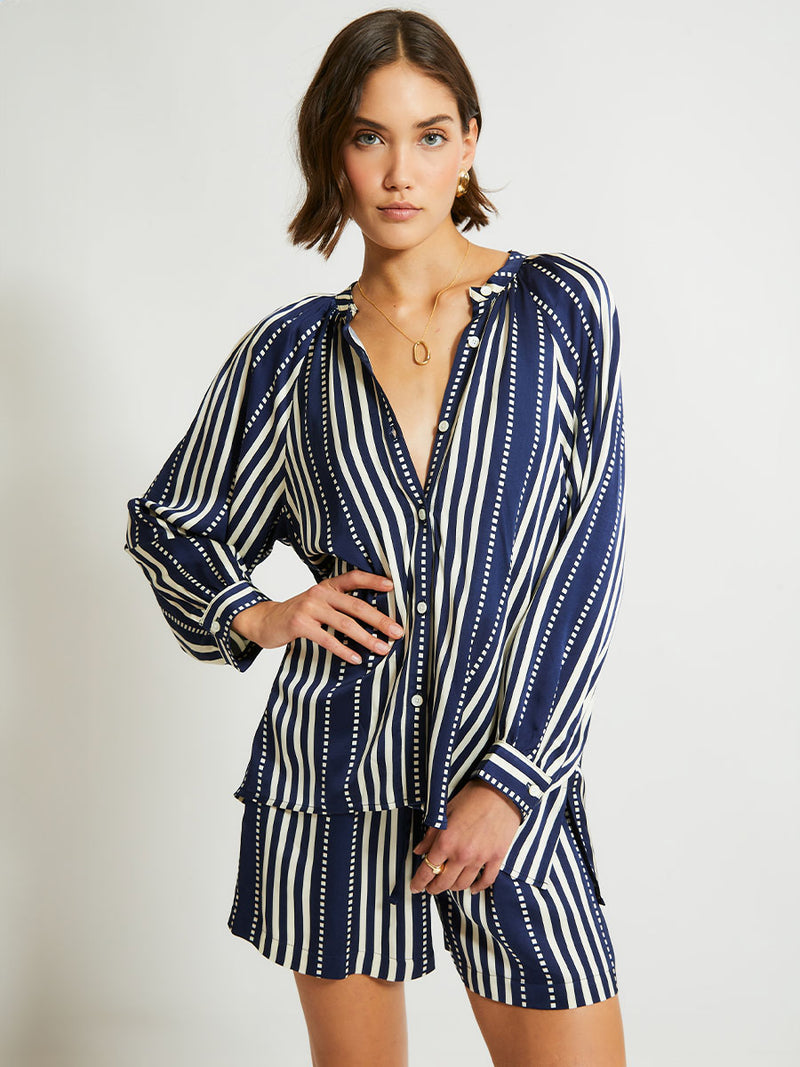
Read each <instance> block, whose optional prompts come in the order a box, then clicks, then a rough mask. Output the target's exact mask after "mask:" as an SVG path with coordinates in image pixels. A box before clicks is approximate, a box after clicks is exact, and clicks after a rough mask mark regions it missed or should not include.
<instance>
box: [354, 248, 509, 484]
mask: <svg viewBox="0 0 800 1067" xmlns="http://www.w3.org/2000/svg"><path fill="white" fill-rule="evenodd" d="M523 259H524V256H523V254H522V253H521V252H517V251H515V250H514V249H510V250H509V252H508V257H507V259H506V261H505V262H504V263H503V265H502V266H500V267H498V268H497V270H496V271H495V272H494V273H493V274H491V275H490V276H489V277H488V278H487V279H486V281H484V282H482V283H481V284H480V285H471V286H468V288H467V292H468V293H469V296H470V300H471V301H472V316H471V318H470V320H469V322H468V323H467V325H466V326H465V327H464V329H463V330H462V331H461V335H460V336H459V339H458V344H457V345H456V354H455V358H454V359H453V363H452V365H451V367H450V373H449V375H448V377H447V384H446V385H445V388H444V393H443V394H442V402H441V404H440V406H439V417H438V419H437V420H436V426H437V436H436V438H435V440H434V442H433V449H432V450H431V454H430V459H429V460H428V467H427V470H426V472H425V481H424V484H423V483H422V482H421V481H420V476H419V472H418V471H417V468H416V467H415V466H414V461H413V459H412V457H411V450H410V449H409V447H408V442H407V441H406V437H405V434H404V433H403V428H402V426H401V425H400V420H399V419H398V418H397V415H396V414H395V411H394V408H393V407H392V404H391V401H390V400H389V397H388V396H387V395H386V392H385V390H384V388H383V386H382V385H381V383H380V380H379V379H378V376H377V374H376V373H375V370H374V368H373V366H372V361H371V359H370V358H369V353H368V352H367V350H366V347H365V346H364V344H363V343H362V342H361V339H360V338H359V337H358V335H357V334H356V332H355V330H354V329H353V327H352V326H351V325H350V322H351V319H352V318H353V316H354V315H355V312H356V310H357V308H356V305H355V303H354V302H353V290H354V289H355V287H356V281H353V282H352V283H351V284H350V285H349V286H347V288H346V289H343V290H342V292H341V293H340V294H339V295H338V297H337V301H338V302H339V304H340V306H341V307H342V309H343V310H344V312H345V315H346V321H345V327H346V329H347V332H348V333H349V335H350V337H351V338H352V340H353V343H354V344H355V345H356V346H357V348H358V349H359V350H360V351H361V353H362V354H363V356H364V358H365V360H366V364H367V366H368V367H369V370H370V373H371V375H372V380H373V381H374V382H375V385H376V386H377V389H378V393H379V395H380V397H381V398H382V400H383V403H384V404H385V405H386V409H387V412H388V414H389V416H390V418H391V422H392V426H393V427H394V429H395V430H396V435H393V436H394V437H395V445H396V447H397V448H398V449H399V450H400V451H401V453H402V457H401V458H402V460H403V467H404V468H405V470H406V476H407V478H408V479H409V481H410V482H411V485H412V487H413V488H414V489H415V491H416V494H417V496H418V497H419V498H420V499H421V500H426V499H427V497H428V493H429V492H430V488H431V478H432V476H433V475H434V473H435V470H434V468H436V467H437V463H438V459H439V452H440V448H441V444H442V440H443V434H442V433H439V432H438V427H439V426H440V425H441V423H442V421H443V419H444V416H445V412H446V411H447V410H448V409H449V406H450V402H451V400H452V392H453V385H454V379H455V378H456V373H457V371H460V370H461V368H462V366H463V364H464V360H465V358H467V357H470V356H471V357H473V358H474V357H475V356H476V355H477V353H478V349H479V346H478V345H476V346H475V347H474V348H471V347H466V339H467V336H468V335H469V334H470V331H471V330H472V328H473V326H474V325H475V321H476V319H477V318H478V316H479V315H480V314H481V311H482V308H483V301H484V300H485V299H488V298H489V297H490V296H495V295H496V294H497V293H498V292H501V291H502V289H503V288H505V287H506V286H507V285H508V281H506V285H502V284H501V282H500V281H499V280H498V279H500V278H501V277H505V278H508V279H509V280H510V279H511V278H512V277H513V276H514V275H515V274H516V273H517V270H518V269H519V266H520V264H521V263H522V260H523ZM487 289H490V292H486V290H487ZM447 429H448V430H452V422H450V424H449V425H448V427H447Z"/></svg>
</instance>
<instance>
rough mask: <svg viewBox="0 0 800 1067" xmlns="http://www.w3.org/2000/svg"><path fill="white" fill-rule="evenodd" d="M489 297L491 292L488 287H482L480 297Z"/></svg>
mask: <svg viewBox="0 0 800 1067" xmlns="http://www.w3.org/2000/svg"><path fill="white" fill-rule="evenodd" d="M491 295H492V290H491V288H490V286H488V285H482V286H481V296H491Z"/></svg>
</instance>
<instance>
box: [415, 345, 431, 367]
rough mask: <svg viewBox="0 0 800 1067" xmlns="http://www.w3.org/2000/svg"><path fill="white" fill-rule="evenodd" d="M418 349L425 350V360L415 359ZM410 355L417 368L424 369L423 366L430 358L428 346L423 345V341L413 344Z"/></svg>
mask: <svg viewBox="0 0 800 1067" xmlns="http://www.w3.org/2000/svg"><path fill="white" fill-rule="evenodd" d="M418 348H424V349H425V358H424V359H417V349H418ZM411 354H412V355H413V357H414V362H415V363H416V364H417V366H419V367H424V366H425V364H426V363H427V362H428V360H429V359H430V358H431V354H430V351H429V350H428V346H427V345H426V344H425V342H424V341H415V342H414V347H413V348H412V350H411Z"/></svg>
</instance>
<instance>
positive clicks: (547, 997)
mask: <svg viewBox="0 0 800 1067" xmlns="http://www.w3.org/2000/svg"><path fill="white" fill-rule="evenodd" d="M480 124H481V114H480V108H479V105H478V100H477V96H476V93H475V88H474V85H473V82H472V79H471V77H470V75H469V72H468V71H467V69H466V67H465V65H464V62H463V60H462V58H461V56H460V55H459V53H458V51H457V49H456V48H455V45H454V44H453V42H452V41H451V40H450V38H449V37H448V36H447V35H446V34H445V33H444V31H443V30H442V29H441V27H439V26H438V25H437V24H436V23H434V22H432V21H431V20H430V19H429V18H427V17H425V16H423V15H420V14H417V13H415V12H411V11H399V10H385V11H377V12H373V13H372V14H369V15H365V16H363V17H362V18H359V19H357V20H356V21H355V22H353V23H351V24H350V25H348V26H347V27H345V28H344V29H343V30H342V31H341V32H340V33H339V34H338V35H337V37H336V38H335V39H334V41H333V42H332V43H331V45H330V47H329V48H328V50H327V53H326V55H325V57H324V58H323V60H322V63H321V65H320V68H319V70H318V71H317V73H316V75H315V77H314V79H313V81H312V83H311V85H310V87H309V89H308V92H307V94H306V96H305V98H304V101H303V105H302V108H301V111H300V116H299V145H300V159H301V164H302V168H303V172H304V175H305V179H306V183H307V197H306V200H305V203H304V204H303V206H302V208H301V210H300V211H299V212H298V214H297V216H296V217H295V218H294V220H293V221H292V224H291V227H290V233H291V236H292V239H293V240H294V242H295V243H297V244H303V245H305V246H306V247H308V248H313V247H315V246H319V250H320V251H321V252H322V253H323V254H324V255H325V256H326V258H327V257H328V256H329V255H330V254H331V252H332V251H333V248H334V247H335V245H336V243H337V241H338V239H339V236H340V234H341V232H342V229H343V227H344V226H345V225H346V223H347V222H348V221H349V220H353V221H354V222H355V224H356V225H357V226H358V227H359V229H360V230H361V232H362V234H363V238H364V263H363V268H362V271H361V274H360V277H359V279H358V281H357V282H354V283H353V284H351V285H349V286H347V287H346V288H345V289H344V290H342V291H340V292H338V293H336V294H334V295H327V294H325V295H314V296H308V297H305V298H303V299H301V300H299V301H297V302H295V303H292V304H290V305H288V306H286V307H283V308H281V309H279V310H277V311H274V312H272V313H271V314H269V315H268V316H267V317H265V318H264V319H262V320H261V321H260V322H259V323H258V324H256V326H254V327H253V329H251V330H249V331H248V332H247V333H246V334H245V335H244V337H242V339H241V340H240V341H239V342H238V344H237V345H236V346H235V347H234V349H233V351H232V353H231V354H230V356H229V357H228V359H227V360H226V361H225V363H224V364H223V366H222V367H221V369H220V371H219V372H218V374H217V375H216V377H215V379H214V381H213V382H212V383H211V385H210V386H209V388H208V391H207V392H206V394H205V397H204V399H203V402H202V404H201V405H200V408H199V410H198V412H197V414H196V416H195V418H194V420H193V421H192V424H191V426H190V427H189V429H188V431H187V433H186V435H185V436H184V438H183V439H182V440H181V441H180V443H179V444H178V445H177V446H176V448H175V450H174V452H173V453H172V455H171V456H170V457H169V458H168V459H167V461H166V463H165V464H164V466H163V468H162V470H161V472H160V473H159V475H158V476H157V477H156V479H155V480H154V481H153V483H152V485H151V486H150V488H149V489H148V491H147V493H146V494H145V495H144V496H143V497H141V498H137V499H134V500H131V501H130V502H129V513H130V517H129V525H128V535H127V542H126V548H127V550H128V551H129V552H130V553H131V554H132V555H133V556H134V558H135V559H136V560H137V561H138V562H139V564H140V565H141V566H142V568H143V570H144V572H145V574H146V576H147V578H148V579H149V581H150V583H151V585H152V588H153V590H154V592H155V595H156V598H157V600H158V602H159V604H160V606H161V608H162V609H163V612H164V615H165V617H166V619H167V621H168V623H169V624H170V626H171V628H172V630H173V632H174V633H175V635H176V637H177V638H178V640H179V642H180V644H181V646H182V647H183V648H184V650H185V651H187V652H188V653H190V654H191V655H193V656H195V657H196V658H198V659H200V660H208V661H211V662H225V663H229V664H231V665H233V666H234V667H236V668H237V669H238V670H241V671H244V670H246V669H247V668H248V667H249V666H250V665H251V664H252V662H253V660H254V659H255V657H256V655H257V654H258V653H259V651H260V650H261V649H262V648H276V647H279V646H286V650H285V653H284V657H283V659H282V661H281V664H280V666H279V668H278V674H277V677H276V678H275V681H274V684H273V687H272V690H271V692H270V695H269V699H268V702H267V708H266V711H265V713H264V716H263V719H262V722H261V724H260V726H259V729H258V731H257V733H256V736H255V738H254V741H253V748H252V753H251V758H250V762H249V764H248V767H247V771H246V773H245V776H244V779H243V781H242V783H241V785H240V786H239V788H238V789H237V791H236V794H235V795H236V796H237V798H238V799H240V800H241V801H242V803H243V805H244V812H243V822H242V838H241V853H240V860H239V871H238V879H237V884H236V892H235V896H234V901H233V907H232V910H231V915H230V918H229V926H230V929H231V931H232V932H233V933H234V934H235V935H237V936H240V937H242V938H245V939H247V940H249V941H251V942H252V943H253V944H254V945H255V946H256V947H257V948H258V950H259V951H260V952H261V953H263V954H264V955H265V956H266V957H267V958H269V959H272V960H274V961H275V962H277V963H279V964H281V965H283V966H287V967H290V968H291V969H292V970H293V972H294V974H295V979H296V982H297V987H298V991H299V995H300V998H301V1004H302V1008H303V1011H304V1013H305V1018H306V1022H307V1025H308V1031H309V1040H310V1045H311V1050H312V1056H313V1062H314V1064H315V1065H317V1067H321V1065H325V1067H329V1065H334V1064H336V1065H338V1064H347V1065H348V1067H354V1065H358V1064H369V1065H370V1067H376V1065H384V1064H385V1065H392V1067H394V1065H399V1064H405V1063H406V1062H407V1041H406V1027H405V1006H404V992H403V984H402V983H403V981H404V980H406V979H411V978H415V977H418V976H420V975H422V974H425V973H427V972H429V971H430V970H432V969H433V966H434V959H433V952H432V946H431V929H430V917H431V913H432V907H431V902H432V901H433V903H435V905H436V909H437V912H438V914H439V915H440V918H441V920H442V928H443V934H444V939H445V943H446V945H447V948H448V951H449V952H450V953H451V955H452V958H453V961H454V963H455V966H456V968H457V970H458V973H459V975H460V977H461V979H462V981H463V983H464V985H465V987H466V989H467V993H468V996H469V999H470V1003H471V1006H472V1008H473V1011H474V1013H475V1017H476V1019H477V1022H478V1024H479V1027H480V1029H481V1032H482V1034H483V1036H484V1038H485V1040H486V1043H487V1046H488V1048H489V1050H490V1053H491V1056H492V1058H493V1061H494V1063H496V1064H506V1065H509V1064H514V1065H520V1064H536V1065H543V1067H544V1065H547V1064H555V1063H563V1062H567V1061H569V1062H571V1063H572V1062H574V1063H581V1064H591V1065H593V1067H606V1065H613V1067H618V1065H620V1064H623V1063H624V1048H623V1035H622V1024H621V1019H620V1013H619V1005H618V993H617V981H616V971H615V961H614V953H613V948H612V944H611V940H610V936H609V932H608V929H607V927H606V924H605V921H604V918H603V915H602V912H601V909H600V905H602V904H604V901H603V898H602V896H601V895H600V887H599V884H598V881H597V874H596V867H595V864H594V862H593V855H592V847H591V842H590V838H589V834H588V828H587V824H586V813H585V809H584V806H583V800H584V785H583V777H582V774H581V770H580V760H581V756H582V752H583V747H584V742H585V738H586V734H587V731H588V727H589V719H590V713H591V705H592V701H593V697H594V691H595V686H596V682H597V677H598V673H599V670H600V667H601V665H602V662H603V660H604V658H605V654H606V651H607V648H608V644H609V640H610V636H611V632H612V629H613V625H614V619H615V616H616V609H617V604H618V600H619V595H620V590H621V583H622V572H623V541H624V454H623V445H624V435H623V426H622V402H621V392H620V383H619V369H618V362H619V335H618V321H617V313H616V309H615V306H614V302H613V299H612V296H611V294H610V291H609V288H608V286H607V284H606V283H605V281H604V279H603V278H602V276H601V275H600V274H599V273H598V272H597V271H596V270H595V269H594V268H592V267H591V266H589V264H587V263H585V262H583V261H581V260H579V259H576V258H575V257H572V256H569V255H566V254H550V253H539V254H536V255H523V253H521V252H518V251H515V250H512V251H511V252H504V251H502V250H499V249H495V248H489V247H482V246H479V245H477V244H474V243H472V242H470V241H469V240H468V239H467V238H466V237H465V236H464V233H463V232H462V230H465V231H468V230H469V229H471V228H474V227H480V226H483V225H486V223H487V222H488V217H487V215H486V213H485V212H486V210H493V206H492V205H491V203H490V202H489V201H488V200H487V198H486V197H485V195H484V194H483V193H482V192H481V190H480V188H479V186H478V183H477V179H476V176H475V169H474V166H473V161H474V159H475V152H476V146H477V141H478V135H479V132H480ZM276 541H281V542H283V543H285V544H287V545H291V546H292V547H293V548H294V550H295V551H296V552H297V553H298V554H299V556H300V557H301V558H302V559H303V560H304V561H305V562H306V563H307V565H308V567H309V569H310V571H311V573H312V575H313V577H314V579H315V581H314V584H313V585H312V586H311V587H310V588H309V589H306V590H304V591H303V592H301V593H299V594H298V595H297V596H294V597H290V598H289V599H288V600H285V601H277V600H274V599H273V598H271V597H269V596H268V595H267V594H265V593H263V592H262V591H261V590H260V589H258V588H257V587H255V586H254V585H253V584H252V582H251V572H252V570H253V568H254V567H255V566H256V565H257V564H258V563H260V562H262V561H263V560H264V559H266V557H267V556H268V555H269V553H270V551H271V550H272V548H273V546H274V544H275V542H276ZM553 1009H567V1010H553ZM298 1062H299V1061H298Z"/></svg>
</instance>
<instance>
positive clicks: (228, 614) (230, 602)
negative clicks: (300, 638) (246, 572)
mask: <svg viewBox="0 0 800 1067" xmlns="http://www.w3.org/2000/svg"><path fill="white" fill-rule="evenodd" d="M270 599H271V598H270V597H268V596H266V595H265V594H264V593H262V592H261V591H260V590H259V589H256V587H255V586H254V585H251V584H250V583H249V582H234V583H233V585H228V586H226V587H225V588H224V589H221V590H220V591H219V592H218V593H217V594H216V596H215V597H214V598H213V599H212V600H211V602H210V603H209V605H208V607H207V608H206V610H205V611H204V612H203V615H202V618H201V619H200V625H201V626H202V628H203V629H204V630H207V631H208V632H209V633H210V634H211V635H212V637H213V638H214V640H215V641H216V643H217V648H218V649H219V652H220V655H221V656H222V658H223V659H224V660H225V662H226V663H230V665H231V666H232V667H236V669H237V670H239V671H246V670H247V668H248V667H249V666H250V664H251V663H252V662H253V660H254V659H255V658H256V656H257V655H258V653H259V652H260V651H261V646H260V645H257V644H256V643H255V641H249V640H248V639H247V638H246V637H243V636H242V635H241V634H240V633H237V632H236V630H232V629H231V623H232V622H233V617H234V615H236V614H237V613H238V612H240V611H244V609H245V608H252V607H253V605H254V604H265V603H268V602H269V601H270Z"/></svg>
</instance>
